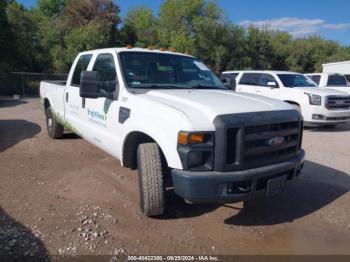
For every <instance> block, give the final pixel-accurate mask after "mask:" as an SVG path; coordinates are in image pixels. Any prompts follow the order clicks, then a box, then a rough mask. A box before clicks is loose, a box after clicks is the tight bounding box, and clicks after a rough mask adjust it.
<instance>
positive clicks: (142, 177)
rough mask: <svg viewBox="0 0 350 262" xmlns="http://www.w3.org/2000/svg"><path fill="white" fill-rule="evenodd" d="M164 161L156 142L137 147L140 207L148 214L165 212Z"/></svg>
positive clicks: (153, 214) (155, 214)
mask: <svg viewBox="0 0 350 262" xmlns="http://www.w3.org/2000/svg"><path fill="white" fill-rule="evenodd" d="M164 165H165V164H164V161H163V160H162V155H161V151H160V148H159V146H158V145H157V144H156V143H144V144H140V145H139V146H138V148H137V167H138V173H139V193H140V208H141V210H142V212H143V213H144V214H145V215H146V216H149V217H150V216H157V215H161V214H163V213H164V209H165V188H164V172H163V170H164Z"/></svg>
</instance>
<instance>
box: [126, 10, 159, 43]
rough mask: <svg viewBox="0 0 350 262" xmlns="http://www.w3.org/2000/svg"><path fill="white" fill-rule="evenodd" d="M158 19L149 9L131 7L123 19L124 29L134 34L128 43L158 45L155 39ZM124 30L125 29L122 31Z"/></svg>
mask: <svg viewBox="0 0 350 262" xmlns="http://www.w3.org/2000/svg"><path fill="white" fill-rule="evenodd" d="M157 26H158V21H157V19H156V18H155V17H154V16H153V14H152V11H151V9H149V8H145V7H139V8H134V9H131V10H130V11H129V12H128V13H127V15H126V17H125V19H124V28H125V29H124V30H129V33H130V34H132V33H131V32H133V34H134V35H135V36H136V37H135V38H134V39H133V38H132V36H133V35H131V38H129V40H130V41H132V40H135V41H134V42H130V43H129V44H133V45H135V44H136V45H137V46H142V47H147V46H149V45H153V46H155V45H158V42H157V41H158V39H157ZM124 32H125V31H124Z"/></svg>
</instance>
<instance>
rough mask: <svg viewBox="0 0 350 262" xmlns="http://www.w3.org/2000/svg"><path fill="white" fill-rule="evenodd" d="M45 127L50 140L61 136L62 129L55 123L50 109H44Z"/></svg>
mask: <svg viewBox="0 0 350 262" xmlns="http://www.w3.org/2000/svg"><path fill="white" fill-rule="evenodd" d="M45 113H46V127H47V133H48V134H49V136H50V137H51V138H54V139H58V138H61V137H62V136H63V131H64V127H63V126H62V125H61V124H60V123H58V122H57V120H56V119H55V116H54V114H53V113H52V109H51V107H48V108H47V109H46V112H45Z"/></svg>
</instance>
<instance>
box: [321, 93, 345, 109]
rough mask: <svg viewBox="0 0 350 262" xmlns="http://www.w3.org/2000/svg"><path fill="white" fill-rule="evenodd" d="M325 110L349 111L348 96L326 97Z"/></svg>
mask: <svg viewBox="0 0 350 262" xmlns="http://www.w3.org/2000/svg"><path fill="white" fill-rule="evenodd" d="M326 108H328V109H329V110H346V109H350V96H327V98H326Z"/></svg>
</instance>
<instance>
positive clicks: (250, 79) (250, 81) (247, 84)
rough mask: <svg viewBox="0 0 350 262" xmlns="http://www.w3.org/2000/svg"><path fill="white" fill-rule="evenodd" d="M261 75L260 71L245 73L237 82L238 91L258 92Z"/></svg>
mask: <svg viewBox="0 0 350 262" xmlns="http://www.w3.org/2000/svg"><path fill="white" fill-rule="evenodd" d="M260 77H261V74H260V73H243V74H242V76H241V78H240V79H239V82H238V83H237V88H236V89H237V91H238V92H245V93H251V94H257V91H256V90H257V87H258V85H259V81H260Z"/></svg>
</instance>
